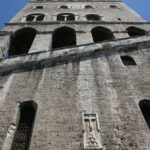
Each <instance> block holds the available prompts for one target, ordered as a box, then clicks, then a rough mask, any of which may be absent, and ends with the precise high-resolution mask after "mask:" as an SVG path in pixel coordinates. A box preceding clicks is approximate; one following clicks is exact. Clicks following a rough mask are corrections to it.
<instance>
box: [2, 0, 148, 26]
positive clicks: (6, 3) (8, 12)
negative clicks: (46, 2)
mask: <svg viewBox="0 0 150 150" xmlns="http://www.w3.org/2000/svg"><path fill="white" fill-rule="evenodd" d="M1 1H2V2H0V28H1V27H2V26H3V25H4V23H5V22H8V21H9V20H10V19H11V18H12V17H13V16H15V14H16V13H17V12H18V11H19V10H20V9H21V8H22V7H23V6H24V5H25V4H26V3H27V2H28V0H1ZM124 2H125V3H127V4H128V5H129V6H130V7H132V8H133V9H134V10H136V11H137V12H138V13H139V14H140V15H141V16H142V17H143V18H144V19H145V20H147V21H150V9H149V7H150V0H124Z"/></svg>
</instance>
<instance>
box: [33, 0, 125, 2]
mask: <svg viewBox="0 0 150 150" xmlns="http://www.w3.org/2000/svg"><path fill="white" fill-rule="evenodd" d="M79 1H80V2H89V1H95V2H96V1H97V2H121V1H122V0H31V2H79Z"/></svg>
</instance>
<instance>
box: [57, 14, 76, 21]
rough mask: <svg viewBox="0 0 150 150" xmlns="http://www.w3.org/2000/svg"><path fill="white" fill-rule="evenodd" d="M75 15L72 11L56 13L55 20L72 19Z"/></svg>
mask: <svg viewBox="0 0 150 150" xmlns="http://www.w3.org/2000/svg"><path fill="white" fill-rule="evenodd" d="M74 20H75V15H74V14H72V13H61V14H58V15H57V21H74Z"/></svg>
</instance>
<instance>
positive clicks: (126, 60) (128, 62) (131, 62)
mask: <svg viewBox="0 0 150 150" xmlns="http://www.w3.org/2000/svg"><path fill="white" fill-rule="evenodd" d="M120 58H121V60H122V63H123V64H124V65H125V66H135V65H136V62H135V61H134V59H133V58H132V57H131V56H121V57H120Z"/></svg>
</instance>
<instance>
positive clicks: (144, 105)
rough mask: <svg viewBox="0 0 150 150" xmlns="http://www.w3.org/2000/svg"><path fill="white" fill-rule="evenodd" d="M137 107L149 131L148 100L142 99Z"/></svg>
mask: <svg viewBox="0 0 150 150" xmlns="http://www.w3.org/2000/svg"><path fill="white" fill-rule="evenodd" d="M139 107H140V109H141V112H142V114H143V117H144V119H145V121H146V123H147V125H148V127H149V129H150V100H147V99H144V100H141V101H140V102H139Z"/></svg>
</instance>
